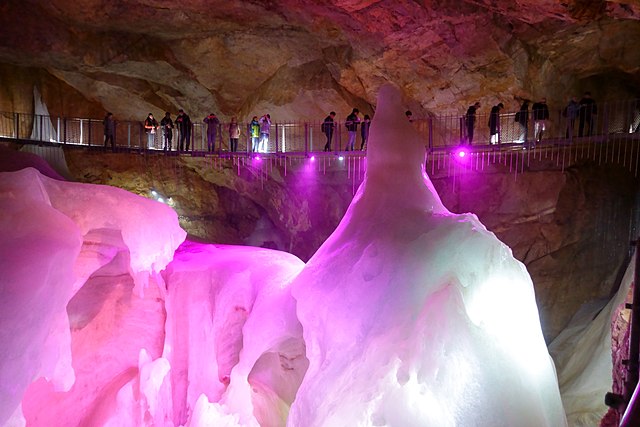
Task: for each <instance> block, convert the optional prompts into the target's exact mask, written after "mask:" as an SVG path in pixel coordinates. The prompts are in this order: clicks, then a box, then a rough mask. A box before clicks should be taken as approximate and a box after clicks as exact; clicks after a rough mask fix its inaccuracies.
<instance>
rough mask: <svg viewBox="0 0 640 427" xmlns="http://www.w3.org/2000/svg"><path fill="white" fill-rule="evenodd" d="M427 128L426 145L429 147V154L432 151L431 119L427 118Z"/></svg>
mask: <svg viewBox="0 0 640 427" xmlns="http://www.w3.org/2000/svg"><path fill="white" fill-rule="evenodd" d="M427 126H428V132H429V136H428V137H427V144H428V145H429V152H431V151H433V118H432V117H429V118H428V119H427Z"/></svg>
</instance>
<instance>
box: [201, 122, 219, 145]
mask: <svg viewBox="0 0 640 427" xmlns="http://www.w3.org/2000/svg"><path fill="white" fill-rule="evenodd" d="M203 122H204V123H206V124H207V150H208V151H209V152H210V153H211V152H213V151H215V149H216V135H217V134H218V126H219V125H220V120H218V117H216V115H215V114H213V113H211V114H209V115H208V116H207V117H205V118H204V120H203Z"/></svg>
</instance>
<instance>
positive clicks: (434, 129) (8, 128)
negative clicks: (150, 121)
mask: <svg viewBox="0 0 640 427" xmlns="http://www.w3.org/2000/svg"><path fill="white" fill-rule="evenodd" d="M486 109H487V112H486V113H481V114H477V115H476V120H475V128H474V130H475V132H474V139H473V142H472V144H471V145H472V146H489V145H490V135H489V127H488V121H489V114H488V110H489V108H486ZM192 119H193V118H192ZM579 120H580V119H579V118H577V119H575V120H573V121H572V120H571V119H570V118H568V117H565V115H564V114H563V109H557V110H553V109H551V117H550V119H549V120H548V121H547V122H546V130H545V132H544V135H543V139H544V140H547V141H549V140H551V141H553V140H572V139H579V140H581V141H589V140H599V139H602V138H603V137H607V138H609V136H610V135H612V134H620V135H624V134H626V135H628V134H630V133H632V134H637V133H638V132H639V129H640V100H637V99H634V100H627V101H616V102H606V103H602V104H598V114H597V115H593V119H592V122H591V126H590V127H587V126H586V125H585V126H584V131H583V133H582V134H581V135H580V134H579ZM528 124H529V125H528V127H527V128H526V129H525V128H523V127H522V126H521V125H520V123H518V122H517V121H515V112H508V113H504V114H501V115H500V134H499V141H498V145H500V146H505V147H509V146H513V145H514V144H521V143H523V142H524V141H532V140H534V138H535V136H534V122H533V118H532V117H531V111H530V112H529V120H528ZM321 126H322V122H321V121H317V122H275V123H273V124H272V126H271V132H270V138H269V140H268V143H267V144H266V148H265V149H264V152H265V153H272V154H279V153H284V154H286V153H292V154H294V153H295V154H305V155H308V154H309V153H318V152H322V151H323V148H324V146H325V143H326V137H325V135H324V134H323V133H322V131H321ZM413 126H414V127H415V128H416V130H417V131H418V134H419V135H420V137H421V138H422V139H423V140H424V144H425V147H427V149H428V150H429V151H438V150H443V149H444V150H447V149H451V148H452V147H457V146H459V145H460V144H461V143H464V142H465V140H466V135H465V133H466V125H465V119H464V116H463V115H443V116H433V117H427V118H422V119H417V120H414V121H413ZM248 130H249V129H248V124H244V125H243V124H241V135H240V140H239V143H238V152H239V153H250V152H251V151H252V147H251V138H250V136H249V135H250V134H249V131H248ZM115 131H116V132H115V138H114V141H115V148H116V150H157V151H162V150H163V148H164V146H165V141H164V135H163V134H162V132H161V131H159V132H158V133H156V134H155V136H154V138H153V141H152V143H151V144H148V138H147V135H146V133H145V131H144V127H143V124H142V122H134V121H116V126H115ZM228 135H229V133H228V123H221V124H220V125H219V126H218V132H217V138H216V143H215V150H214V152H215V153H217V154H222V153H228V152H229V151H230V149H229V138H228ZM357 135H358V136H357V141H356V144H355V147H356V150H357V149H358V148H360V145H361V135H360V129H358V132H357ZM0 137H4V138H11V139H18V140H23V141H27V142H37V143H55V144H64V145H71V146H73V145H75V146H87V147H92V146H93V147H102V146H104V132H103V124H102V119H90V118H67V117H58V116H44V115H33V114H26V113H0ZM191 139H192V141H191V144H190V151H191V152H193V153H206V152H207V135H206V125H205V124H204V123H200V122H197V121H194V123H193V125H192V132H191ZM179 141H180V133H179V132H178V130H177V129H174V131H173V142H172V150H173V151H175V150H176V149H177V147H178V144H179ZM347 141H348V133H347V131H346V128H345V126H344V122H339V121H338V122H336V127H335V132H334V135H333V140H332V151H333V152H335V153H337V152H340V151H342V150H344V149H345V147H346V143H347ZM365 149H366V147H365Z"/></svg>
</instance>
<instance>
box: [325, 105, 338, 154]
mask: <svg viewBox="0 0 640 427" xmlns="http://www.w3.org/2000/svg"><path fill="white" fill-rule="evenodd" d="M335 117H336V112H335V111H332V112H330V113H329V115H328V116H327V117H325V119H324V121H323V122H322V133H324V135H325V136H326V137H327V143H326V144H325V145H324V151H331V139H332V138H333V131H334V130H335V127H336V124H335V120H334V118H335Z"/></svg>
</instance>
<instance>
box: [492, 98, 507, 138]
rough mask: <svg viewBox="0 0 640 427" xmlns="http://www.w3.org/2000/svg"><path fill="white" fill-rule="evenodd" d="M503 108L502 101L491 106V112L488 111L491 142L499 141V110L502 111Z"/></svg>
mask: <svg viewBox="0 0 640 427" xmlns="http://www.w3.org/2000/svg"><path fill="white" fill-rule="evenodd" d="M503 108H504V104H503V103H502V102H501V103H499V104H498V105H494V106H493V107H491V113H489V134H490V135H491V138H490V143H491V144H498V143H500V111H502V109H503Z"/></svg>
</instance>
